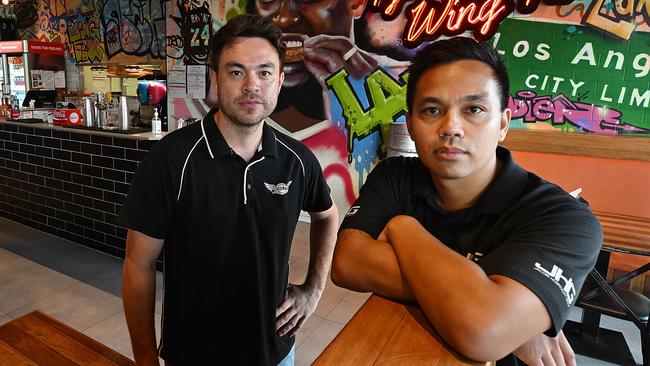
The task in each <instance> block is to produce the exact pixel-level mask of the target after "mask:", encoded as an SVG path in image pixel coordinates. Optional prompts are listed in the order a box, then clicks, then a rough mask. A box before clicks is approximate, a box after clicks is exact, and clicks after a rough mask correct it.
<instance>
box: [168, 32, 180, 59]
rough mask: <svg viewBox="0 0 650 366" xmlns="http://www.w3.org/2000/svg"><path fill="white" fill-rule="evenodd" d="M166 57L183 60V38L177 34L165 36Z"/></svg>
mask: <svg viewBox="0 0 650 366" xmlns="http://www.w3.org/2000/svg"><path fill="white" fill-rule="evenodd" d="M167 57H171V58H174V59H177V60H180V59H181V58H183V37H181V36H180V35H178V34H174V35H171V36H167Z"/></svg>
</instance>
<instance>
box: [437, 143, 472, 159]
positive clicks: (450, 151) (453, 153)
mask: <svg viewBox="0 0 650 366" xmlns="http://www.w3.org/2000/svg"><path fill="white" fill-rule="evenodd" d="M433 152H434V154H435V155H436V156H438V157H440V158H442V159H445V160H455V159H458V158H460V157H461V156H463V155H465V154H467V152H466V151H465V150H463V149H460V148H457V147H449V146H443V147H439V148H436V149H434V150H433Z"/></svg>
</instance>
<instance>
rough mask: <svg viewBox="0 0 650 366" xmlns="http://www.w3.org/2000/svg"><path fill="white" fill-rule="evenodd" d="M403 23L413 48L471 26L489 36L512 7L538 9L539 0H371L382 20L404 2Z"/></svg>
mask: <svg viewBox="0 0 650 366" xmlns="http://www.w3.org/2000/svg"><path fill="white" fill-rule="evenodd" d="M408 2H412V4H410V5H409V6H408V7H407V8H406V18H407V19H408V20H407V22H406V27H405V29H404V35H403V40H404V45H405V46H406V47H410V48H415V47H417V46H419V45H420V44H421V43H423V42H426V41H433V40H435V39H436V38H438V37H440V36H441V35H445V36H449V37H451V36H455V35H459V34H461V33H464V32H465V31H468V30H471V31H473V33H474V38H476V39H478V40H484V39H488V38H490V37H492V36H493V35H494V33H495V32H496V30H497V28H498V26H499V23H501V21H502V20H503V19H505V18H506V17H507V16H508V15H509V14H510V13H512V12H513V11H514V10H515V8H516V9H517V11H518V12H520V13H521V14H530V13H532V12H534V11H535V10H537V7H538V6H539V4H540V2H541V1H540V0H519V1H517V2H516V4H515V1H514V0H485V1H476V0H416V1H413V0H372V2H370V3H369V5H370V9H371V10H372V11H374V12H377V13H381V16H382V18H384V19H385V20H393V19H395V18H396V17H397V16H399V15H400V14H401V13H402V8H403V7H404V5H405V3H408ZM571 2H572V0H544V3H546V4H547V5H567V4H570V3H571Z"/></svg>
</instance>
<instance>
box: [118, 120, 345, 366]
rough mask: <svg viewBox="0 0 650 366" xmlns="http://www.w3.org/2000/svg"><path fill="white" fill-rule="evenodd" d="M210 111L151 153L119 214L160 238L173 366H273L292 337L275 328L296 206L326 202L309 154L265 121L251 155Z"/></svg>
mask: <svg viewBox="0 0 650 366" xmlns="http://www.w3.org/2000/svg"><path fill="white" fill-rule="evenodd" d="M214 113H215V111H214V110H213V111H211V112H210V113H209V114H208V115H207V116H206V117H205V118H204V119H203V120H202V121H201V122H200V123H195V124H192V125H190V126H188V127H185V128H182V129H180V130H178V131H175V132H173V133H171V134H169V135H167V136H166V137H165V138H163V139H162V140H161V141H160V142H159V143H158V144H156V146H154V148H153V149H152V150H151V151H150V152H149V154H147V156H146V157H145V159H144V160H143V162H142V164H141V166H140V168H139V169H138V172H137V174H136V176H135V179H134V181H133V183H132V185H131V189H130V192H129V195H128V197H127V199H126V201H125V203H124V206H123V209H122V212H121V213H120V216H119V219H118V222H119V223H120V224H121V225H123V226H125V227H128V228H129V229H132V230H136V231H139V232H142V233H144V234H146V235H148V236H151V237H154V238H160V239H164V240H165V244H164V257H163V263H164V271H163V272H164V287H165V299H164V305H163V320H162V323H163V324H162V340H161V344H160V354H161V357H162V358H163V359H165V360H166V361H168V362H170V363H174V364H179V365H199V364H237V365H275V364H277V363H278V362H280V361H281V360H282V359H283V358H284V357H285V356H286V355H287V353H288V351H289V349H290V348H291V346H292V345H293V342H294V338H293V337H286V336H285V337H282V338H281V337H279V336H278V335H277V333H276V331H275V309H276V307H277V305H279V304H280V303H281V302H282V300H283V298H284V295H285V292H286V289H287V282H288V272H289V265H288V259H289V249H290V246H291V240H292V238H293V233H294V231H295V227H296V223H297V220H298V216H299V214H300V210H301V209H302V210H304V211H308V212H320V211H324V210H327V209H328V208H330V207H331V205H332V201H331V199H330V196H329V188H328V187H327V184H326V182H325V179H324V177H323V174H322V171H321V168H320V165H319V163H318V161H317V160H316V157H315V156H314V154H313V153H312V152H311V151H310V150H309V149H308V148H306V147H305V146H304V145H302V144H301V143H300V142H298V141H296V140H293V139H291V138H289V137H287V136H285V135H282V134H281V133H279V132H278V131H275V130H273V129H272V128H271V127H269V126H268V125H267V124H266V123H265V124H264V127H263V128H264V130H263V136H262V144H261V146H260V149H258V151H257V153H256V154H255V155H254V156H253V158H252V159H251V160H250V162H248V163H247V162H245V161H244V160H243V159H242V158H241V157H240V156H238V155H237V154H235V153H234V151H233V150H232V149H231V148H230V147H229V146H228V144H227V143H226V141H225V140H224V138H223V136H222V135H221V133H220V132H219V129H218V127H217V125H216V123H215V122H214Z"/></svg>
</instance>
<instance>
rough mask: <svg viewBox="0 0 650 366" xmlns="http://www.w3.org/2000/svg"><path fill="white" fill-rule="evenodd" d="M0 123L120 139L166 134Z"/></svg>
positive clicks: (151, 137)
mask: <svg viewBox="0 0 650 366" xmlns="http://www.w3.org/2000/svg"><path fill="white" fill-rule="evenodd" d="M0 123H6V124H11V125H15V126H22V127H32V128H42V129H51V130H58V131H68V132H75V133H81V134H86V135H101V136H110V137H117V138H121V139H130V140H160V139H162V138H163V137H164V136H165V135H166V134H167V132H162V133H160V134H153V133H151V132H138V133H117V132H111V131H110V130H107V131H101V130H87V129H83V128H75V127H64V126H58V125H54V124H49V123H45V122H43V123H23V122H14V121H0Z"/></svg>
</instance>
